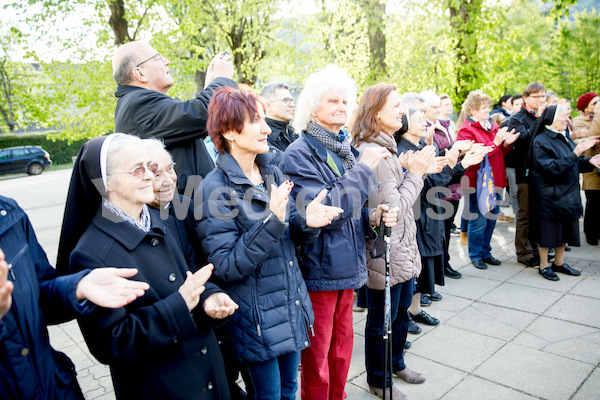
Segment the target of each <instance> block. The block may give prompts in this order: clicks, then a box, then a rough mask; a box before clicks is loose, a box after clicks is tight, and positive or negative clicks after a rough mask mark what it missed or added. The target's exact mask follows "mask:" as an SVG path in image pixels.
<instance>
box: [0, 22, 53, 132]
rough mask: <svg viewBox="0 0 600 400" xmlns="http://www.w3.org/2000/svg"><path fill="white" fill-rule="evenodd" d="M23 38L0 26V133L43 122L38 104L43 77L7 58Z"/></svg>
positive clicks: (26, 66)
mask: <svg viewBox="0 0 600 400" xmlns="http://www.w3.org/2000/svg"><path fill="white" fill-rule="evenodd" d="M22 36H23V35H22V33H21V32H20V31H19V30H18V29H16V28H14V27H11V28H9V27H7V26H4V25H0V114H1V116H2V120H1V121H0V131H2V130H7V131H9V132H14V131H15V130H17V128H23V129H25V128H28V127H29V126H31V125H33V124H35V123H36V122H38V121H40V119H42V118H43V106H42V104H41V103H40V102H39V101H38V94H39V89H40V86H41V84H42V83H43V82H44V76H43V74H42V73H41V72H40V71H38V70H36V68H35V67H34V66H33V65H30V64H27V63H23V62H14V61H12V60H11V58H10V57H11V56H12V54H14V53H15V50H16V48H17V47H18V46H20V45H21V46H22V44H23V43H22Z"/></svg>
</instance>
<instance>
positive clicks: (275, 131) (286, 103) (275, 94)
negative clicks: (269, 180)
mask: <svg viewBox="0 0 600 400" xmlns="http://www.w3.org/2000/svg"><path fill="white" fill-rule="evenodd" d="M260 95H261V96H262V97H264V98H265V100H267V103H266V112H265V114H266V116H267V118H265V121H266V122H267V125H269V128H271V133H270V134H269V136H268V137H267V142H268V143H269V147H271V148H272V149H276V150H278V151H280V152H284V151H285V149H287V147H288V146H289V145H290V144H292V142H293V141H294V140H296V139H298V135H297V134H296V133H295V132H294V129H293V128H292V127H291V126H290V121H291V120H292V118H294V98H293V97H292V94H291V93H290V88H289V86H287V85H284V84H283V83H275V84H272V85H269V86H265V87H264V89H263V90H262V91H261V92H260ZM280 159H281V154H279V157H278V159H277V160H276V162H278V161H279V160H280Z"/></svg>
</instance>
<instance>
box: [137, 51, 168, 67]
mask: <svg viewBox="0 0 600 400" xmlns="http://www.w3.org/2000/svg"><path fill="white" fill-rule="evenodd" d="M155 57H160V59H161V61H162V56H161V55H160V53H156V54H155V55H153V56H152V57H148V58H146V59H145V60H144V61H142V62H141V63H139V64H138V65H136V66H135V67H136V68H138V67H139V66H140V65H142V64H143V63H145V62H148V61H150V60H152V59H153V58H155Z"/></svg>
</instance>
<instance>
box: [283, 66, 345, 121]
mask: <svg viewBox="0 0 600 400" xmlns="http://www.w3.org/2000/svg"><path fill="white" fill-rule="evenodd" d="M329 92H334V93H339V92H342V93H344V95H345V96H346V99H347V101H348V103H347V111H346V115H348V118H350V115H352V112H353V111H354V109H355V108H356V83H355V82H354V80H353V79H352V78H350V76H348V74H346V73H345V72H344V71H342V70H341V69H340V68H339V67H338V66H336V65H328V66H326V67H325V68H323V69H321V70H318V71H316V72H313V73H312V74H310V75H309V77H308V78H306V82H305V83H304V89H303V90H302V93H300V97H299V98H298V103H297V104H296V114H295V115H294V129H295V130H296V132H302V131H304V130H306V127H307V126H308V123H309V122H315V120H314V117H313V113H314V112H315V111H316V110H317V108H318V107H319V102H320V101H321V99H322V98H323V96H325V94H327V93H329Z"/></svg>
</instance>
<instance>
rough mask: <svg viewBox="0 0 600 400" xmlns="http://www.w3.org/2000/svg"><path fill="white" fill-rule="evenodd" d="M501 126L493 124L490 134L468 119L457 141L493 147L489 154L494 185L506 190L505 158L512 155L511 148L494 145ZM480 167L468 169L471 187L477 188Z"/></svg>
mask: <svg viewBox="0 0 600 400" xmlns="http://www.w3.org/2000/svg"><path fill="white" fill-rule="evenodd" d="M498 129H499V126H498V125H496V124H494V123H492V129H491V131H490V132H488V131H486V130H485V129H483V127H482V126H481V124H480V123H479V122H474V121H473V120H472V119H471V118H468V117H467V118H466V119H465V121H464V122H463V124H462V126H461V127H460V129H459V131H458V135H457V137H456V140H473V141H474V142H475V143H483V144H484V145H486V146H492V147H493V148H494V150H493V151H492V152H491V153H489V154H488V157H489V159H490V165H491V166H492V173H493V174H494V185H495V186H496V187H501V188H504V187H506V186H507V184H508V183H507V181H506V171H505V169H504V156H505V155H506V154H508V153H510V150H511V148H510V147H505V146H503V145H501V146H500V147H498V146H496V145H495V144H494V138H495V137H496V132H498ZM479 167H480V165H479V164H478V165H473V166H472V167H469V168H467V172H466V173H465V176H466V177H468V178H469V187H475V184H476V183H477V171H479Z"/></svg>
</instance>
